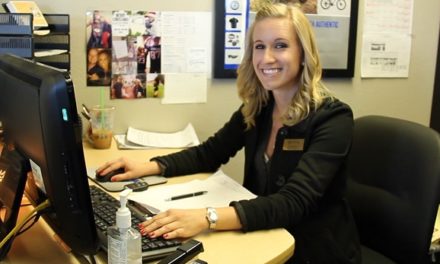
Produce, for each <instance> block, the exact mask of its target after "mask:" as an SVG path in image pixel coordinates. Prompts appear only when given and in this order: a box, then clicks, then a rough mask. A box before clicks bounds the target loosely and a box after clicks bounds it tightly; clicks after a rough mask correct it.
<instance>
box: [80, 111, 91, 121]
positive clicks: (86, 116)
mask: <svg viewBox="0 0 440 264" xmlns="http://www.w3.org/2000/svg"><path fill="white" fill-rule="evenodd" d="M81 114H82V115H83V116H84V117H85V118H86V119H87V120H90V115H88V114H87V113H86V112H84V111H81Z"/></svg>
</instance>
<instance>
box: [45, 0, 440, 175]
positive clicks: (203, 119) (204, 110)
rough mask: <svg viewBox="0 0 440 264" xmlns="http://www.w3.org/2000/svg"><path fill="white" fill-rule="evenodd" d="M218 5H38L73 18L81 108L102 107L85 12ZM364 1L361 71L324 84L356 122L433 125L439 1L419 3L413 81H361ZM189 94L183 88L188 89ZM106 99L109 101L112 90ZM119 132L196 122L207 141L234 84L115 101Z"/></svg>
mask: <svg viewBox="0 0 440 264" xmlns="http://www.w3.org/2000/svg"><path fill="white" fill-rule="evenodd" d="M214 1H218V0H192V1H178V0H160V1H159V0H148V1H147V0H145V1H140V0H125V1H123V2H121V1H119V0H94V1H74V2H72V1H69V0H58V1H52V0H37V3H38V5H39V6H40V8H41V9H42V10H43V12H45V13H68V14H70V16H71V43H72V45H71V49H72V50H71V52H72V78H73V80H74V83H75V86H76V96H77V103H78V104H81V103H85V104H87V105H93V104H97V103H98V102H99V94H100V89H99V88H96V87H86V84H85V72H86V69H85V67H86V63H85V59H86V53H85V38H86V33H85V21H86V18H85V12H86V11H89V10H94V9H98V10H118V9H126V10H132V9H140V10H159V11H160V10H163V11H213V6H214ZM363 5H364V1H363V0H361V1H360V2H359V9H360V10H359V23H358V24H359V25H358V33H357V47H356V70H355V76H354V78H352V79H328V80H325V81H326V83H327V85H328V86H329V88H330V89H331V90H332V91H333V92H334V93H335V94H336V96H337V97H339V98H340V99H342V100H343V101H345V102H347V103H348V104H350V105H351V107H352V108H353V111H354V114H355V117H359V116H364V115H369V114H380V115H387V116H394V117H400V118H404V119H408V120H412V121H415V122H418V123H421V124H424V125H429V119H430V110H431V100H432V93H433V83H434V73H435V63H436V61H435V60H436V54H437V45H438V33H439V24H440V1H435V0H430V1H419V0H414V20H413V32H414V33H413V42H412V51H411V66H410V72H409V73H410V75H409V78H404V79H361V78H360V68H359V67H360V57H361V54H360V50H361V37H362V21H363ZM183 88H184V85H183ZM105 90H106V96H107V97H108V89H105ZM111 104H113V105H115V106H116V107H117V116H116V118H117V122H116V132H125V130H126V128H127V126H129V125H131V126H134V127H137V128H140V129H146V130H154V131H163V132H172V131H176V130H179V129H181V128H183V127H184V126H185V125H186V124H187V123H188V122H191V123H192V124H193V125H194V127H195V129H196V131H197V133H198V135H199V137H200V139H201V140H205V139H206V138H207V137H209V136H210V135H211V134H213V133H214V132H215V131H216V130H217V129H218V128H219V127H220V126H222V125H223V124H224V123H225V122H226V121H227V120H228V118H229V116H230V115H231V113H232V112H233V111H234V110H235V109H236V108H237V107H238V106H239V104H240V102H239V100H238V98H237V96H236V89H235V85H234V80H218V79H213V80H210V87H209V88H208V102H207V103H206V104H180V105H161V104H160V101H159V100H153V99H145V100H135V101H125V100H115V101H112V102H111ZM242 163H243V156H242V153H240V154H239V155H238V157H237V158H234V159H233V160H232V161H231V162H230V163H229V164H228V165H227V166H225V167H224V168H223V169H224V170H225V172H226V173H227V174H229V175H231V176H233V177H234V178H236V179H237V180H241V178H242Z"/></svg>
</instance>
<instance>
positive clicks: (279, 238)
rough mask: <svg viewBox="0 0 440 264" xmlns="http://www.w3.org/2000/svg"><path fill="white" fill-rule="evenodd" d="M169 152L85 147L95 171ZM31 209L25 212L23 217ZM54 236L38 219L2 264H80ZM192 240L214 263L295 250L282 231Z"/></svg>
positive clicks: (277, 259)
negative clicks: (116, 162)
mask: <svg viewBox="0 0 440 264" xmlns="http://www.w3.org/2000/svg"><path fill="white" fill-rule="evenodd" d="M170 152H171V150H168V149H164V150H121V151H120V150H118V149H116V147H115V144H114V142H113V144H112V147H111V149H110V150H97V149H92V148H90V146H89V145H88V144H87V143H85V144H84V154H85V159H86V164H87V166H88V167H89V168H91V167H97V166H99V165H101V164H102V163H104V162H105V161H108V160H112V159H116V158H118V157H120V156H126V157H129V158H132V159H135V160H139V161H146V160H149V159H150V158H151V157H153V156H157V155H164V154H167V153H170ZM204 177H207V174H196V175H189V176H184V177H176V178H171V179H169V182H168V184H173V183H181V182H185V181H188V180H191V179H194V178H204ZM30 210H31V209H30V208H26V207H25V208H24V209H23V210H21V211H22V212H20V217H24V216H25V214H26V213H27V212H29V211H30ZM53 234H54V232H53V231H52V230H51V229H50V227H49V226H48V225H47V224H46V223H45V222H44V221H43V220H42V219H40V220H39V222H38V223H37V224H36V225H35V226H33V227H32V228H31V229H30V230H28V231H26V232H25V233H24V234H22V235H20V236H19V237H17V238H16V239H15V241H14V243H13V245H12V248H11V251H10V252H9V254H8V256H7V257H6V258H5V259H4V260H3V261H2V263H11V264H12V263H13V264H18V263H19V264H21V263H79V262H78V260H77V259H76V258H75V257H74V256H73V255H72V254H67V253H65V252H64V251H63V250H62V248H61V247H60V246H59V245H58V244H57V242H56V240H55V238H54V237H53ZM195 239H197V240H199V241H201V242H202V243H203V247H204V249H205V251H204V252H203V253H201V254H199V258H200V259H202V260H205V261H207V262H208V263H210V264H213V263H283V262H284V261H285V260H287V259H288V258H290V256H291V255H292V252H293V248H294V239H293V237H292V236H291V235H290V234H289V233H288V232H287V231H286V230H284V229H273V230H264V231H257V232H250V233H246V234H245V233H242V232H240V231H222V232H207V233H203V234H200V235H198V236H196V237H195ZM98 255H99V256H98V262H99V263H105V262H106V256H105V254H102V253H101V254H98Z"/></svg>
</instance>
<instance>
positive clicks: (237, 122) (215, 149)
mask: <svg viewBox="0 0 440 264" xmlns="http://www.w3.org/2000/svg"><path fill="white" fill-rule="evenodd" d="M244 130H245V126H244V121H243V115H242V114H241V112H240V109H238V110H237V111H236V112H234V113H233V115H232V117H231V118H230V120H229V121H228V122H227V123H226V124H225V125H224V126H223V127H222V128H221V129H220V130H218V131H217V132H216V133H215V134H214V135H213V136H211V137H209V138H208V139H207V140H206V141H205V142H203V143H202V144H200V145H199V146H194V147H191V148H188V149H186V150H183V151H180V152H177V153H173V154H169V155H166V156H160V157H154V158H153V159H152V160H156V161H158V162H160V163H162V164H163V165H165V167H166V170H165V172H164V173H163V175H164V176H167V177H170V176H178V175H186V174H193V173H199V172H214V171H216V170H217V169H218V168H219V167H220V165H222V164H225V163H227V162H228V161H229V159H230V158H231V157H233V156H235V154H236V153H237V152H238V151H239V150H240V149H241V148H242V147H243V145H244V143H243V142H244V140H243V138H244V133H245V132H244Z"/></svg>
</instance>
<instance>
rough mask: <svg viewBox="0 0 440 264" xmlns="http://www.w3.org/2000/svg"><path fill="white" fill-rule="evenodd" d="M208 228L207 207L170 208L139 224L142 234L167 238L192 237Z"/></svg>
mask: <svg viewBox="0 0 440 264" xmlns="http://www.w3.org/2000/svg"><path fill="white" fill-rule="evenodd" d="M208 228H209V224H208V220H207V219H206V209H169V210H167V211H165V212H162V213H159V214H157V215H155V216H154V217H152V218H151V219H149V220H147V221H145V222H143V223H140V224H139V229H140V230H141V233H142V235H147V236H149V237H151V238H155V237H159V236H163V237H164V238H165V239H172V238H177V237H182V238H187V237H192V236H195V235H197V234H199V233H200V232H202V231H204V230H206V229H208Z"/></svg>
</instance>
